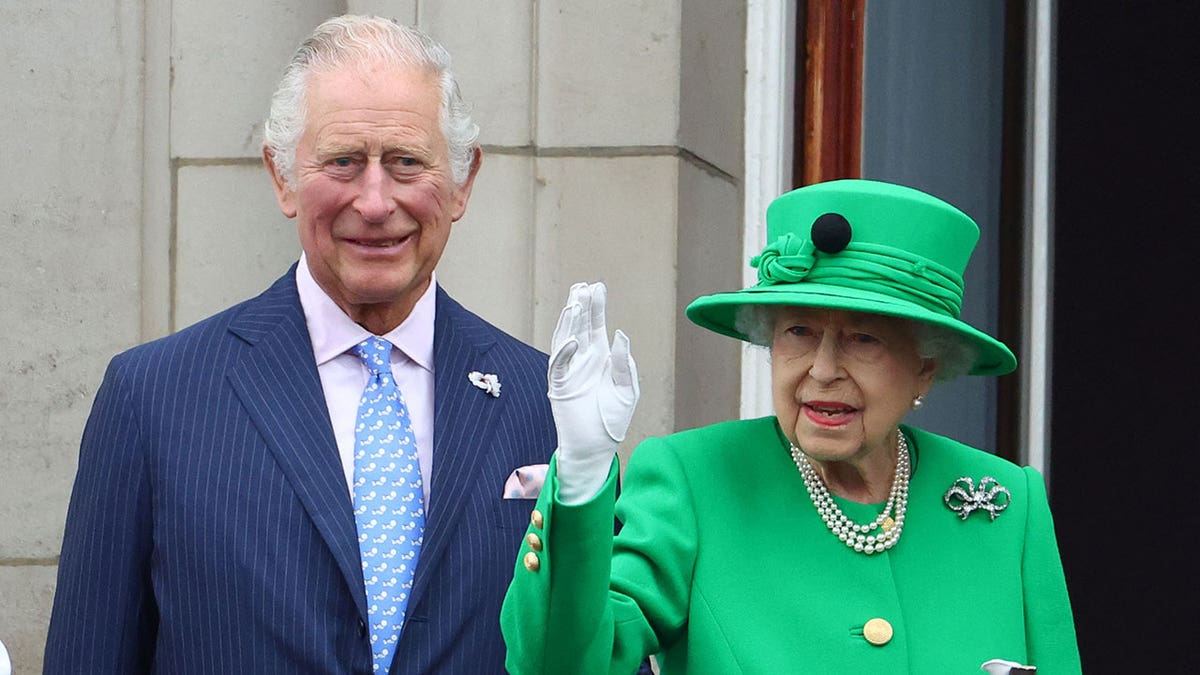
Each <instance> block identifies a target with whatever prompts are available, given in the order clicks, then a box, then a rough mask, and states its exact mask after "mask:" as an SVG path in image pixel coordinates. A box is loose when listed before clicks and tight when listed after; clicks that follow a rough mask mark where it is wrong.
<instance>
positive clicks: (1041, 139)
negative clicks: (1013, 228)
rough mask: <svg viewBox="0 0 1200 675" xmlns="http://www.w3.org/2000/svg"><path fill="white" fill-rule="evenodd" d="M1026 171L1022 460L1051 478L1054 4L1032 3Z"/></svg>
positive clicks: (1042, 0) (1046, 1) (1046, 0)
mask: <svg viewBox="0 0 1200 675" xmlns="http://www.w3.org/2000/svg"><path fill="white" fill-rule="evenodd" d="M1030 9H1031V10H1032V11H1031V12H1030V17H1029V27H1028V34H1029V36H1030V38H1031V40H1030V52H1029V54H1028V57H1029V59H1028V60H1029V63H1030V65H1031V66H1032V69H1031V75H1032V76H1031V78H1030V82H1029V85H1028V87H1029V88H1028V94H1029V96H1028V106H1027V111H1026V114H1027V128H1028V130H1029V131H1028V138H1027V141H1026V149H1027V152H1028V155H1027V158H1028V162H1027V167H1028V168H1027V169H1026V180H1027V181H1028V182H1027V184H1026V187H1027V190H1026V194H1027V195H1028V197H1027V203H1026V216H1025V228H1026V229H1025V241H1026V250H1025V256H1024V261H1023V267H1024V270H1023V271H1024V275H1023V278H1024V282H1023V284H1022V285H1023V289H1022V290H1023V294H1024V302H1023V303H1022V306H1023V307H1024V308H1025V309H1024V316H1023V317H1022V323H1023V325H1024V326H1025V336H1024V337H1025V340H1024V342H1025V345H1024V348H1023V349H1022V353H1021V370H1020V373H1021V392H1022V405H1021V407H1022V414H1021V432H1022V439H1023V443H1022V456H1021V460H1022V462H1023V463H1025V464H1028V465H1029V466H1032V467H1034V468H1036V469H1038V470H1039V471H1041V472H1042V474H1043V475H1044V476H1045V477H1046V481H1047V484H1048V483H1049V480H1050V382H1051V367H1052V364H1051V356H1050V350H1051V338H1052V332H1051V328H1052V311H1053V307H1052V304H1051V303H1052V299H1051V292H1052V284H1053V277H1052V276H1051V269H1050V268H1051V263H1052V261H1053V260H1054V255H1053V253H1054V249H1053V235H1054V190H1053V187H1054V185H1053V184H1054V156H1053V152H1052V151H1053V147H1054V71H1053V65H1052V64H1053V63H1054V47H1055V45H1054V23H1055V22H1054V15H1055V0H1030Z"/></svg>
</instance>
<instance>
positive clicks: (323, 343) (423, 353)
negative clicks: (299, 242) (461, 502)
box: [296, 255, 437, 515]
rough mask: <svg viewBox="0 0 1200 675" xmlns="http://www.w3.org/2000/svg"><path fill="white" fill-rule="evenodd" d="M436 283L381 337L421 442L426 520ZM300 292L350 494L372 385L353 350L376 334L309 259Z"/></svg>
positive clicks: (299, 276) (300, 268)
mask: <svg viewBox="0 0 1200 675" xmlns="http://www.w3.org/2000/svg"><path fill="white" fill-rule="evenodd" d="M436 286H437V279H436V278H433V279H431V280H430V283H429V288H428V289H426V290H425V293H424V294H422V295H421V299H420V300H417V304H416V306H415V307H413V310H412V313H411V314H409V315H408V318H407V319H405V320H404V323H402V324H400V325H399V326H397V327H396V328H394V329H392V330H391V331H389V332H388V333H387V334H386V335H380V336H379V337H382V338H384V339H385V340H387V341H388V342H391V343H392V345H393V346H395V347H396V348H395V349H393V350H392V376H393V377H395V378H396V384H397V385H398V386H399V387H400V391H401V393H403V395H404V402H405V403H406V404H407V405H408V412H409V415H410V417H411V418H412V425H413V434H414V435H415V436H416V440H417V457H418V459H419V460H420V462H421V482H422V483H423V484H424V492H425V509H426V515H428V512H429V503H430V502H429V494H430V487H431V486H432V478H433V319H434V312H435V305H436V303H435V302H434V300H435V290H434V289H435V288H436ZM296 288H297V290H299V292H300V306H301V307H302V308H303V309H304V321H305V323H306V324H307V325H308V335H309V337H310V338H311V339H312V346H313V356H314V357H315V358H316V361H317V374H318V375H319V376H320V378H321V389H322V390H324V392H325V405H326V407H328V409H329V421H330V423H331V424H332V425H333V437H334V439H335V440H336V441H337V447H338V455H339V456H340V457H341V460H342V470H343V471H344V472H345V474H346V490H347V494H352V488H351V486H352V485H353V483H354V421H355V417H356V416H357V414H358V400H359V398H360V397H361V396H362V391H363V387H364V386H365V385H366V383H367V369H366V368H365V367H363V365H362V362H361V361H359V360H358V357H357V356H355V355H354V354H353V353H352V352H350V351H349V350H350V349H352V348H353V347H354V346H355V345H357V344H358V343H359V342H362V341H363V340H365V339H367V338H368V337H370V335H371V333H370V332H368V331H367V329H365V328H363V327H362V326H360V325H358V324H356V323H354V321H352V320H351V319H350V317H348V316H346V313H345V312H343V311H342V309H341V308H340V307H338V306H337V305H336V304H335V303H334V302H333V300H332V299H331V298H330V297H329V295H328V294H326V293H325V291H324V290H323V289H322V288H321V287H320V286H318V285H317V282H316V280H315V279H313V276H312V273H311V272H310V271H309V269H308V261H307V259H306V258H305V256H303V255H301V256H300V264H299V265H297V266H296Z"/></svg>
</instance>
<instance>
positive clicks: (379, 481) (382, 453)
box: [354, 337, 425, 673]
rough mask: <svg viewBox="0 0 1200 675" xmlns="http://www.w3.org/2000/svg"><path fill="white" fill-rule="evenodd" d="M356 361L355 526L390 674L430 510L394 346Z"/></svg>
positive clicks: (376, 647) (380, 664) (362, 350)
mask: <svg viewBox="0 0 1200 675" xmlns="http://www.w3.org/2000/svg"><path fill="white" fill-rule="evenodd" d="M354 353H355V354H356V355H358V358H360V359H362V362H363V365H365V366H366V367H367V371H368V372H369V373H370V377H369V378H368V379H367V386H366V389H364V390H363V396H362V400H360V401H359V403H358V423H357V425H356V426H355V428H354V519H355V521H356V522H357V524H358V548H359V552H360V554H361V557H362V570H363V581H364V582H365V585H366V591H367V618H368V619H370V622H371V651H372V653H373V655H374V666H375V672H377V673H386V672H387V671H388V668H389V667H390V666H391V664H392V658H393V657H394V656H395V655H396V643H397V642H398V641H399V639H400V629H401V627H402V626H403V625H404V615H405V612H406V610H407V608H408V596H409V594H410V593H411V592H412V584H413V574H414V573H415V572H416V569H417V560H418V559H419V558H420V555H421V542H422V540H423V539H424V533H425V507H424V499H423V495H422V491H421V468H420V464H419V463H418V461H417V443H416V439H415V438H413V432H412V422H411V421H410V420H409V417H408V406H406V405H405V404H404V396H403V395H402V394H401V393H400V389H399V388H398V387H397V386H396V382H395V379H394V378H393V377H392V367H391V363H390V361H389V357H390V356H391V353H392V345H391V343H390V342H388V341H387V340H384V339H383V338H380V337H371V338H368V339H367V340H364V341H362V342H361V343H359V345H358V346H357V347H355V348H354Z"/></svg>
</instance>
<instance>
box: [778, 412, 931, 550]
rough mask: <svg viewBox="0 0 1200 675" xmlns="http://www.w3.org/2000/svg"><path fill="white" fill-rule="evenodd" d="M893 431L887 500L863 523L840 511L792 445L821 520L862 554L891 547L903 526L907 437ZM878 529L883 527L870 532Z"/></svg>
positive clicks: (908, 470) (909, 467) (907, 472)
mask: <svg viewBox="0 0 1200 675" xmlns="http://www.w3.org/2000/svg"><path fill="white" fill-rule="evenodd" d="M896 433H897V437H898V438H897V441H896V476H895V477H894V478H893V479H892V489H891V492H889V493H888V500H887V504H885V505H884V507H883V511H882V512H881V513H880V514H879V516H878V517H876V518H875V520H874V521H872V522H870V523H867V524H865V525H860V524H858V523H856V522H854V521H852V520H850V519H849V518H847V517H846V514H844V513H842V510H841V509H840V508H839V507H838V505H837V502H835V501H833V497H832V496H830V494H829V489H828V488H826V487H825V481H823V480H821V476H820V475H819V474H818V473H817V470H816V469H814V468H813V467H812V464H810V463H809V462H808V457H806V456H805V454H804V452H803V451H802V450H800V448H797V447H796V446H795V445H793V446H792V460H793V461H794V462H796V468H797V469H800V475H801V476H802V477H803V478H804V488H805V489H806V490H808V496H809V498H810V499H812V503H813V506H815V507H817V513H818V514H820V516H821V520H823V521H825V526H826V527H828V528H829V531H830V532H832V533H833V534H834V536H836V537H837V538H838V539H840V540H841V541H842V543H844V544H846V546H848V547H850V548H852V549H854V550H855V551H858V552H859V553H865V554H866V555H872V554H875V553H879V552H881V551H885V550H888V549H890V548H892V547H893V546H895V545H896V542H897V541H899V540H900V533H901V532H902V531H903V530H904V515H905V512H906V511H907V510H908V480H909V478H910V476H911V475H912V464H911V463H910V462H911V460H910V459H909V453H908V441H906V440H904V434H903V433H900V432H896ZM893 513H894V514H895V515H894V517H893ZM878 529H882V530H883V531H882V532H880V533H879V534H874V532H875V530H878Z"/></svg>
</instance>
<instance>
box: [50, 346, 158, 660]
mask: <svg viewBox="0 0 1200 675" xmlns="http://www.w3.org/2000/svg"><path fill="white" fill-rule="evenodd" d="M118 358H119V357H118ZM142 440H143V439H142V434H141V433H140V431H139V429H138V425H137V420H136V419H135V417H134V412H133V406H132V403H131V397H130V395H129V392H128V388H127V386H126V384H125V382H124V381H123V378H122V376H121V372H120V368H119V366H118V365H117V360H114V361H113V363H111V364H110V365H109V368H108V372H107V373H106V374H105V376H104V381H103V382H102V383H101V385H100V389H99V391H98V392H97V394H96V401H95V404H94V405H93V406H92V412H91V415H90V416H89V418H88V422H87V425H86V427H85V428H84V433H83V440H82V443H81V445H80V451H79V468H78V472H77V473H76V477H75V486H74V488H73V490H72V493H71V502H70V506H69V509H68V512H67V523H66V531H65V533H64V536H63V547H62V556H61V558H60V561H59V567H58V585H57V589H56V591H55V596H54V608H53V611H52V614H51V618H50V632H49V635H48V637H47V642H46V653H45V672H46V673H100V672H112V673H117V672H119V673H142V672H149V669H150V661H151V660H152V658H153V650H154V642H155V633H156V629H157V611H156V608H155V606H154V599H153V593H152V590H151V585H150V583H151V582H150V555H151V548H152V545H151V527H152V519H151V515H150V508H151V494H150V488H149V482H148V480H147V474H146V465H145V457H144V455H143V447H142Z"/></svg>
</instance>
